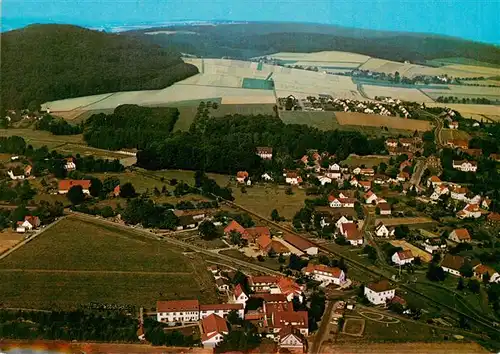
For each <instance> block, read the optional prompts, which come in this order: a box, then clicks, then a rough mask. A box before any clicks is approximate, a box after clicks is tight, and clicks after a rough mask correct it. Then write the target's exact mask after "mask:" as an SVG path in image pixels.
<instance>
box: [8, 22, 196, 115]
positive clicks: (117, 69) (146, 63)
mask: <svg viewBox="0 0 500 354" xmlns="http://www.w3.org/2000/svg"><path fill="white" fill-rule="evenodd" d="M0 40H1V42H2V51H1V72H2V80H1V86H0V88H1V97H0V102H2V107H3V108H8V109H10V108H27V107H28V106H30V107H36V104H40V103H43V102H46V101H51V100H57V99H63V98H71V97H78V96H85V95H93V94H102V93H108V92H114V91H130V90H147V89H160V88H164V87H167V86H169V85H172V84H173V83H175V82H176V81H179V80H182V79H185V78H186V77H189V76H191V75H194V74H196V73H197V72H198V69H197V68H196V67H195V66H193V65H190V64H185V63H184V62H183V61H182V60H181V59H180V56H179V53H178V52H176V51H175V50H172V49H170V48H167V47H165V46H164V47H163V48H161V47H159V46H157V45H154V44H150V43H147V42H145V41H141V40H138V39H135V38H131V37H129V36H123V35H118V34H108V33H104V32H98V31H93V30H88V29H84V28H81V27H76V26H70V25H31V26H28V27H26V28H23V29H20V30H15V31H9V32H7V33H2V34H1V35H0Z"/></svg>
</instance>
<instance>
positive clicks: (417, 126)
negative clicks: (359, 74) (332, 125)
mask: <svg viewBox="0 0 500 354" xmlns="http://www.w3.org/2000/svg"><path fill="white" fill-rule="evenodd" d="M335 117H336V118H337V121H338V122H339V123H340V124H341V125H361V126H372V127H388V128H395V129H404V130H411V131H415V130H418V131H428V130H431V125H430V123H429V122H428V121H424V120H415V119H403V118H398V117H388V116H381V115H376V114H364V113H353V112H336V113H335Z"/></svg>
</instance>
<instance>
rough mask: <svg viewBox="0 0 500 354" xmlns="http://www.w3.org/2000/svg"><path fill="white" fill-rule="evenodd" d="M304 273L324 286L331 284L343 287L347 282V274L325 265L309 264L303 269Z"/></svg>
mask: <svg viewBox="0 0 500 354" xmlns="http://www.w3.org/2000/svg"><path fill="white" fill-rule="evenodd" d="M302 273H304V274H305V275H308V276H311V277H312V278H313V279H314V280H316V281H319V282H321V283H322V286H328V285H330V284H335V285H342V284H344V283H345V281H346V276H345V273H344V271H343V270H342V269H340V268H338V267H328V266H326V265H323V264H312V263H309V264H308V265H307V267H305V268H304V269H302Z"/></svg>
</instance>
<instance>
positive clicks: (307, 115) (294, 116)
mask: <svg viewBox="0 0 500 354" xmlns="http://www.w3.org/2000/svg"><path fill="white" fill-rule="evenodd" d="M279 113H280V118H281V120H282V121H283V122H284V123H285V124H305V125H308V126H311V127H314V128H318V129H321V130H335V129H340V128H341V125H340V124H339V122H337V118H335V114H334V113H333V112H309V111H280V112H279Z"/></svg>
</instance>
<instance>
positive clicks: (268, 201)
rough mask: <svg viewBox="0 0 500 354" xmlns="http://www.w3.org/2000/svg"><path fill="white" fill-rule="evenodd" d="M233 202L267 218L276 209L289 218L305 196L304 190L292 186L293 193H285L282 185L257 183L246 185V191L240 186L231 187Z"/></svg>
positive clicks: (302, 202) (300, 206)
mask: <svg viewBox="0 0 500 354" xmlns="http://www.w3.org/2000/svg"><path fill="white" fill-rule="evenodd" d="M233 196H234V198H235V200H234V202H235V203H237V204H240V205H243V206H244V207H245V208H248V209H250V210H252V211H253V212H255V213H257V214H260V215H262V216H264V217H267V218H269V217H270V215H271V211H272V210H273V209H277V210H278V213H279V214H280V215H281V216H283V217H285V218H287V219H291V218H293V216H294V215H295V213H296V212H297V211H299V210H300V209H301V208H302V207H303V206H304V200H306V198H307V196H306V193H305V190H303V189H298V188H293V194H292V195H287V194H285V188H284V187H283V186H280V187H277V186H275V185H259V186H257V185H256V186H253V187H247V188H246V193H242V192H241V189H240V188H233Z"/></svg>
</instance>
